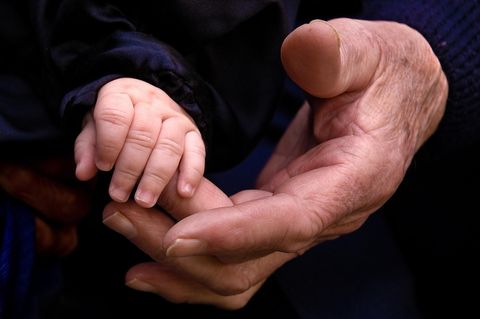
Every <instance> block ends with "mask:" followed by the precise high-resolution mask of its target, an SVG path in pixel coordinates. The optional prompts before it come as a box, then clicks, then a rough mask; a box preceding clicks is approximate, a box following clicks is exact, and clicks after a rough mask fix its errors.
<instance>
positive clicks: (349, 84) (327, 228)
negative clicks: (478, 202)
mask: <svg viewBox="0 0 480 319" xmlns="http://www.w3.org/2000/svg"><path fill="white" fill-rule="evenodd" d="M311 50H312V51H311ZM315 53H316V54H315ZM303 54H305V58H304V55H303ZM299 60H302V61H304V62H302V63H298V61H299ZM282 61H283V63H284V67H285V69H286V71H287V73H288V74H289V75H290V76H291V77H292V79H294V81H296V82H297V83H298V84H299V86H300V87H301V88H303V89H304V90H306V91H307V92H309V93H310V94H311V96H310V97H309V99H308V103H306V104H305V105H304V106H303V107H302V108H301V109H300V110H299V112H298V113H297V115H296V117H295V118H294V120H293V121H292V123H291V125H290V126H289V128H288V129H287V131H286V132H285V133H284V135H283V137H282V139H281V141H280V142H279V144H278V145H277V148H276V150H275V151H274V153H273V155H272V157H271V158H270V160H269V162H268V163H267V164H266V166H265V168H264V169H263V171H262V173H261V174H260V176H259V179H258V187H259V189H257V190H245V191H243V192H240V193H238V194H235V195H233V196H232V197H231V198H228V197H226V196H225V195H224V194H223V193H222V192H221V191H220V190H219V189H218V188H216V187H215V186H214V185H213V184H211V183H210V182H208V181H207V180H206V179H203V180H202V181H201V182H200V184H199V186H198V188H197V190H196V192H195V194H194V195H193V196H192V197H191V198H184V197H180V196H179V195H178V192H176V191H175V184H174V181H175V180H176V177H174V178H173V181H171V182H170V184H168V185H167V187H166V190H165V191H164V193H163V194H162V196H161V197H160V199H159V205H160V206H162V207H163V208H164V209H165V210H166V211H168V214H166V213H163V212H164V211H163V210H161V209H159V208H158V207H154V208H144V207H141V206H139V205H137V204H135V203H134V202H127V203H110V204H109V205H107V207H106V208H105V210H104V223H105V225H107V226H108V227H110V228H112V229H113V230H115V231H117V232H119V233H121V234H122V235H124V236H125V237H126V238H127V239H128V240H130V241H132V242H133V243H134V244H135V245H137V246H138V247H139V248H140V249H142V250H143V251H145V252H146V253H147V254H148V255H150V256H151V257H152V259H153V261H152V262H151V263H144V264H139V265H136V266H134V267H132V268H131V269H130V270H129V272H128V273H127V275H126V283H127V285H128V286H129V287H131V288H134V289H137V290H141V291H147V292H152V293H156V294H158V295H160V296H163V297H164V298H166V299H168V300H170V301H172V302H177V303H206V304H212V305H215V306H217V307H221V308H226V309H238V308H241V307H242V306H244V305H245V304H246V303H247V302H248V301H249V299H250V298H251V297H252V296H253V295H254V294H255V292H256V291H257V290H258V289H259V288H260V287H261V285H262V283H263V282H264V281H265V280H266V279H267V278H268V277H269V276H270V275H271V274H272V273H273V272H274V271H275V270H276V269H278V268H279V267H281V266H282V265H283V264H284V263H285V262H287V261H289V260H291V259H292V258H296V257H297V256H299V255H301V254H302V253H304V252H305V251H306V250H308V249H309V248H311V247H313V246H315V245H317V244H319V243H321V242H322V241H325V240H330V239H333V238H336V237H338V236H341V235H343V234H347V233H350V232H352V231H355V230H356V229H358V228H359V227H361V225H362V224H363V223H364V222H365V220H366V219H367V218H368V216H369V215H370V214H371V213H373V212H374V211H376V210H377V209H378V208H379V207H381V206H382V205H383V204H384V203H385V202H386V201H387V200H388V199H389V198H390V197H391V196H392V194H393V193H394V192H395V190H396V189H397V187H398V185H399V184H400V183H401V181H402V179H403V177H404V175H405V172H406V169H407V167H408V166H409V164H410V162H411V160H412V158H413V156H414V154H415V152H416V151H417V150H418V149H419V148H420V147H421V145H422V144H423V143H424V142H425V141H426V140H427V139H428V138H429V137H430V136H431V134H433V132H434V131H435V129H436V127H437V125H438V123H439V121H440V119H441V117H442V115H443V112H444V109H445V103H446V97H447V95H448V84H447V81H446V78H445V75H444V74H443V71H442V70H441V67H440V64H439V62H438V60H437V58H436V57H435V55H434V53H433V52H432V50H431V48H430V47H429V45H428V43H427V42H426V41H425V39H424V38H423V37H422V36H421V35H420V34H419V33H418V32H416V31H415V30H412V29H411V28H409V27H407V26H405V25H402V24H398V23H393V22H385V21H376V22H369V21H361V20H350V19H335V20H331V21H329V22H328V24H327V23H325V22H321V21H315V22H312V23H310V24H307V25H305V26H301V27H299V28H298V29H296V30H295V31H293V32H292V33H291V34H290V35H289V36H288V38H287V39H286V40H285V42H284V46H283V48H282ZM325 79H328V80H325ZM2 187H3V186H2Z"/></svg>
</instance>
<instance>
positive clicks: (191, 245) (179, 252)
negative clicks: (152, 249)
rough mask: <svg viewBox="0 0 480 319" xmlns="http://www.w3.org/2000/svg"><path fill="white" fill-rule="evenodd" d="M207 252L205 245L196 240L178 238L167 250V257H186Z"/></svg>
mask: <svg viewBox="0 0 480 319" xmlns="http://www.w3.org/2000/svg"><path fill="white" fill-rule="evenodd" d="M206 250H207V243H206V242H204V241H202V240H198V239H182V238H179V239H177V240H175V242H174V243H173V244H172V245H171V246H170V247H168V248H167V252H166V253H165V254H166V255H167V256H168V257H187V256H195V255H201V254H203V253H204V252H205V251H206Z"/></svg>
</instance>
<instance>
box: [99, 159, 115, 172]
mask: <svg viewBox="0 0 480 319" xmlns="http://www.w3.org/2000/svg"><path fill="white" fill-rule="evenodd" d="M95 165H96V166H97V168H98V169H99V170H101V171H104V172H108V171H109V170H111V169H112V168H113V165H112V164H110V163H109V162H106V161H102V160H96V161H95Z"/></svg>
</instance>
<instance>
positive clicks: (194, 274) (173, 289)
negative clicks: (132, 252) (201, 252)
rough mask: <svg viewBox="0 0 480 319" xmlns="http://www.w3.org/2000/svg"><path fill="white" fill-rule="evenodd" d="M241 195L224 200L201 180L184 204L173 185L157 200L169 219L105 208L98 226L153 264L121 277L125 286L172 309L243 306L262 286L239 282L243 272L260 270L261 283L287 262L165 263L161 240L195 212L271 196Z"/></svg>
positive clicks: (130, 208) (127, 207) (196, 259)
mask: <svg viewBox="0 0 480 319" xmlns="http://www.w3.org/2000/svg"><path fill="white" fill-rule="evenodd" d="M242 194H243V193H239V194H236V195H235V196H233V197H232V198H228V197H227V196H226V195H225V194H224V193H223V192H222V191H221V190H220V189H218V188H217V187H216V186H215V185H213V184H212V183H210V182H209V181H208V180H207V179H203V180H202V182H201V183H200V184H199V186H198V189H197V191H196V192H195V194H194V196H193V197H192V198H189V199H186V198H183V197H179V195H178V193H177V192H176V191H175V179H174V180H172V181H171V182H170V183H169V184H168V185H167V187H166V189H165V191H164V193H163V194H162V195H161V197H160V199H159V203H160V204H161V205H162V207H163V208H164V209H166V210H167V211H168V212H169V214H170V216H171V217H172V218H173V219H172V218H170V217H169V216H168V215H166V214H164V213H163V211H161V210H159V209H158V208H150V209H148V208H142V207H140V206H138V205H137V204H135V203H134V202H132V201H130V202H128V203H117V202H112V203H110V204H109V205H107V207H106V208H105V210H104V215H103V216H104V224H105V225H107V226H108V227H110V228H111V229H113V230H115V231H117V232H119V233H121V234H122V235H124V236H125V237H126V238H128V239H129V240H130V241H131V242H133V243H134V244H135V245H137V246H138V247H139V248H140V249H141V250H143V251H144V252H145V253H147V254H148V255H149V256H150V257H152V259H153V260H154V261H156V262H150V263H143V264H139V265H136V266H134V267H133V268H132V269H130V271H129V272H128V273H127V276H126V283H127V286H129V287H131V288H133V289H137V290H141V291H145V292H152V293H156V294H159V295H161V296H163V297H164V298H166V299H167V300H170V301H172V302H176V303H202V304H212V305H215V306H218V307H221V308H226V309H237V308H240V307H242V306H244V305H245V303H246V302H247V301H248V300H249V299H250V298H251V297H252V296H253V295H254V293H255V292H256V291H257V290H258V289H259V288H260V287H261V285H262V284H263V281H261V282H256V283H255V284H253V285H252V282H250V281H249V279H248V278H245V274H244V271H245V270H247V269H250V268H254V269H264V273H263V275H264V277H265V278H266V276H267V275H268V274H269V273H270V272H271V271H272V269H273V268H272V267H271V266H270V264H272V265H275V266H276V265H277V262H279V261H280V260H283V261H286V260H288V259H289V258H288V256H286V255H287V254H278V256H276V259H273V260H272V258H271V257H269V258H268V259H265V260H264V259H262V258H259V259H258V260H257V259H255V260H251V261H246V262H245V263H239V264H235V263H232V264H229V263H224V262H222V261H220V260H219V259H218V258H216V257H213V256H193V257H181V258H177V257H168V256H167V255H166V251H165V250H164V249H163V247H164V244H163V239H164V236H165V234H166V233H167V232H168V230H169V229H170V228H171V227H172V226H173V225H174V224H175V220H182V219H183V218H187V217H188V216H190V215H191V214H194V213H196V212H197V211H200V210H208V209H213V208H218V207H232V206H233V205H235V204H238V203H241V202H243V201H245V200H252V199H257V198H262V197H264V196H271V193H269V192H265V191H260V190H258V191H253V190H252V191H249V193H248V196H243V195H242ZM192 244H193V245H195V243H192ZM283 255H285V256H283ZM272 262H274V263H272ZM237 279H238V280H237Z"/></svg>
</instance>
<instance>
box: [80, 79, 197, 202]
mask: <svg viewBox="0 0 480 319" xmlns="http://www.w3.org/2000/svg"><path fill="white" fill-rule="evenodd" d="M75 161H76V163H77V168H76V175H77V177H78V178H79V179H80V180H88V179H90V178H92V177H93V176H95V174H96V172H97V169H98V170H101V171H110V170H112V169H114V171H113V175H112V179H111V182H110V186H109V194H110V196H111V197H112V199H113V200H115V201H117V202H126V201H127V200H128V198H129V196H130V193H131V192H132V190H133V189H134V187H135V185H136V184H137V183H138V186H137V188H136V191H135V196H134V197H135V201H136V202H137V203H138V204H139V205H141V206H143V207H152V206H153V205H155V204H156V202H157V200H158V197H159V196H160V193H161V192H162V191H163V189H164V188H165V186H166V185H167V183H168V182H169V181H170V179H171V178H172V176H173V175H174V174H175V172H176V171H177V169H178V170H179V176H178V183H177V186H176V187H177V192H178V193H179V195H180V196H183V197H191V196H192V195H193V194H194V192H195V189H196V187H197V186H198V184H199V183H200V180H201V178H202V176H203V172H204V168H205V146H204V143H203V140H202V137H201V134H200V131H199V130H198V128H197V126H196V125H195V123H194V121H193V120H192V119H191V118H190V116H189V115H188V114H187V113H186V112H185V111H184V110H183V109H182V108H181V107H180V106H179V105H178V104H177V103H176V102H175V101H173V100H172V99H171V98H170V97H169V96H168V95H167V94H166V93H165V92H164V91H162V90H161V89H159V88H157V87H155V86H152V85H150V84H148V83H146V82H143V81H140V80H136V79H131V78H121V79H117V80H114V81H112V82H110V83H108V84H106V85H104V86H103V87H102V89H101V90H100V92H99V93H98V97H97V102H96V105H95V108H94V109H93V111H92V112H91V113H88V114H87V115H86V116H85V119H84V128H83V130H82V131H81V133H80V134H79V136H78V137H77V140H76V141H75Z"/></svg>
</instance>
